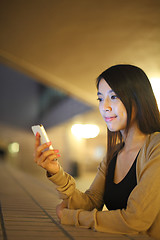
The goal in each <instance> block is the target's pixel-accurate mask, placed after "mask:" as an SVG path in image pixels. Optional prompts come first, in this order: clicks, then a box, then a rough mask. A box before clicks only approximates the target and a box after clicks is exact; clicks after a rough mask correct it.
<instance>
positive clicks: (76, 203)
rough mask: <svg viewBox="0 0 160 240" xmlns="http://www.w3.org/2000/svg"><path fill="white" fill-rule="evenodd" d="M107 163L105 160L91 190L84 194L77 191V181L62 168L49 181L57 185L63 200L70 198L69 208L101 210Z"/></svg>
mask: <svg viewBox="0 0 160 240" xmlns="http://www.w3.org/2000/svg"><path fill="white" fill-rule="evenodd" d="M105 173H106V163H105V160H103V161H102V162H101V164H100V166H99V168H98V172H97V174H96V177H95V179H94V181H93V183H92V185H91V186H90V188H89V189H88V190H87V191H86V192H85V193H82V192H81V191H79V190H78V189H76V185H75V180H74V179H73V177H72V176H70V175H69V174H67V173H66V172H64V171H63V169H62V167H60V170H59V172H58V173H56V174H54V175H53V176H51V177H50V178H49V179H50V180H51V181H52V182H53V183H54V184H56V185H57V190H58V192H59V195H60V198H61V199H67V198H68V208H70V209H79V208H83V209H85V210H92V209H94V208H97V209H99V210H100V209H101V208H102V205H103V194H104V187H105Z"/></svg>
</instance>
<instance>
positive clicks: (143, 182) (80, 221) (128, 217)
mask: <svg viewBox="0 0 160 240" xmlns="http://www.w3.org/2000/svg"><path fill="white" fill-rule="evenodd" d="M146 158H148V160H147V161H146V163H145V165H144V166H143V169H142V171H141V175H140V178H139V182H138V184H137V186H136V187H135V188H134V189H133V191H132V192H131V194H130V196H129V198H128V202H127V208H126V209H122V210H114V211H98V210H97V209H93V210H92V211H84V210H82V209H79V210H69V209H64V210H63V217H62V223H64V224H67V219H68V218H69V219H70V221H69V224H75V225H79V226H84V227H88V228H92V229H95V230H97V231H102V232H108V233H118V234H136V233H141V232H145V233H146V232H151V233H152V234H153V236H155V237H157V236H160V235H159V234H160V230H159V226H160V204H159V203H160V188H159V186H160V141H158V142H156V143H155V144H154V145H153V146H152V147H150V151H149V152H148V153H147V154H146Z"/></svg>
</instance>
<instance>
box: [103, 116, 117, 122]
mask: <svg viewBox="0 0 160 240" xmlns="http://www.w3.org/2000/svg"><path fill="white" fill-rule="evenodd" d="M115 118H117V116H113V117H105V121H106V122H111V121H113V120H114V119H115Z"/></svg>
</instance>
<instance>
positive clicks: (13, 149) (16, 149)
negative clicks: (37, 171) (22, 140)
mask: <svg viewBox="0 0 160 240" xmlns="http://www.w3.org/2000/svg"><path fill="white" fill-rule="evenodd" d="M8 151H9V152H10V153H11V154H14V153H18V152H19V143H17V142H13V143H10V144H9V145H8Z"/></svg>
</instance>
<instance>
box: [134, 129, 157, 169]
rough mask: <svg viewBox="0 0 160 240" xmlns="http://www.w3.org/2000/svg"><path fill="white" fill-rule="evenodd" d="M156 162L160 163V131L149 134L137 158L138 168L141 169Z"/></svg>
mask: <svg viewBox="0 0 160 240" xmlns="http://www.w3.org/2000/svg"><path fill="white" fill-rule="evenodd" d="M155 163H156V165H157V164H159V163H160V132H155V133H152V134H149V135H148V136H147V138H146V141H145V143H144V145H143V147H142V148H141V151H140V154H139V156H138V159H137V169H138V171H141V170H142V169H143V168H144V167H145V166H148V165H151V164H155Z"/></svg>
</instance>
